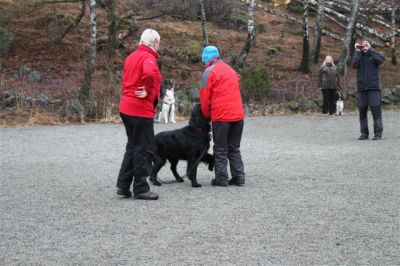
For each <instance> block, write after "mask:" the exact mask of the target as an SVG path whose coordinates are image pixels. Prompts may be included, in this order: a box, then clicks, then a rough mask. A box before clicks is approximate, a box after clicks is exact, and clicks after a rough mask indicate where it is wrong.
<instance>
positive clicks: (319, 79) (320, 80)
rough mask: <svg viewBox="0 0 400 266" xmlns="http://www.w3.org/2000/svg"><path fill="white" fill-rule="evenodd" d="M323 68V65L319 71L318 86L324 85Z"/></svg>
mask: <svg viewBox="0 0 400 266" xmlns="http://www.w3.org/2000/svg"><path fill="white" fill-rule="evenodd" d="M322 70H323V68H322V67H321V68H320V69H319V72H318V88H321V87H322Z"/></svg>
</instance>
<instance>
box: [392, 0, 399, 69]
mask: <svg viewBox="0 0 400 266" xmlns="http://www.w3.org/2000/svg"><path fill="white" fill-rule="evenodd" d="M394 2H395V0H392V21H391V26H392V30H393V32H392V37H391V38H390V42H391V44H390V51H391V53H392V64H393V65H397V58H396V34H397V32H396V6H395V3H394Z"/></svg>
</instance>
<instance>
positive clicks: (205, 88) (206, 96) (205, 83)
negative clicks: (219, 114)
mask: <svg viewBox="0 0 400 266" xmlns="http://www.w3.org/2000/svg"><path fill="white" fill-rule="evenodd" d="M201 86H202V87H200V104H201V111H202V113H203V116H204V117H205V118H207V119H211V97H212V87H213V74H212V73H207V70H206V72H204V74H203V80H202V84H201Z"/></svg>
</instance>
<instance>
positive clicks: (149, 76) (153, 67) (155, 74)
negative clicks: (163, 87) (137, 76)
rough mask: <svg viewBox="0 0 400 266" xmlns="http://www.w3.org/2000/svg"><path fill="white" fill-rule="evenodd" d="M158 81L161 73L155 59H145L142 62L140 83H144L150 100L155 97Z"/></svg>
mask: <svg viewBox="0 0 400 266" xmlns="http://www.w3.org/2000/svg"><path fill="white" fill-rule="evenodd" d="M160 82H161V75H160V71H159V70H158V65H157V61H156V60H154V59H152V58H148V59H146V60H145V61H144V63H143V74H142V83H143V84H144V87H145V90H146V92H147V94H148V97H149V100H150V101H151V102H153V101H154V100H155V98H156V97H157V94H158V91H159V90H160V88H159V85H160Z"/></svg>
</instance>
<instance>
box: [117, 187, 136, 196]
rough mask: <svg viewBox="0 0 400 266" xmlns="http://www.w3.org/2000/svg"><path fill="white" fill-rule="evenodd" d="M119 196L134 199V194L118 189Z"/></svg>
mask: <svg viewBox="0 0 400 266" xmlns="http://www.w3.org/2000/svg"><path fill="white" fill-rule="evenodd" d="M117 195H120V196H123V197H124V198H130V197H132V192H131V191H130V190H126V189H122V188H118V189H117Z"/></svg>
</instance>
